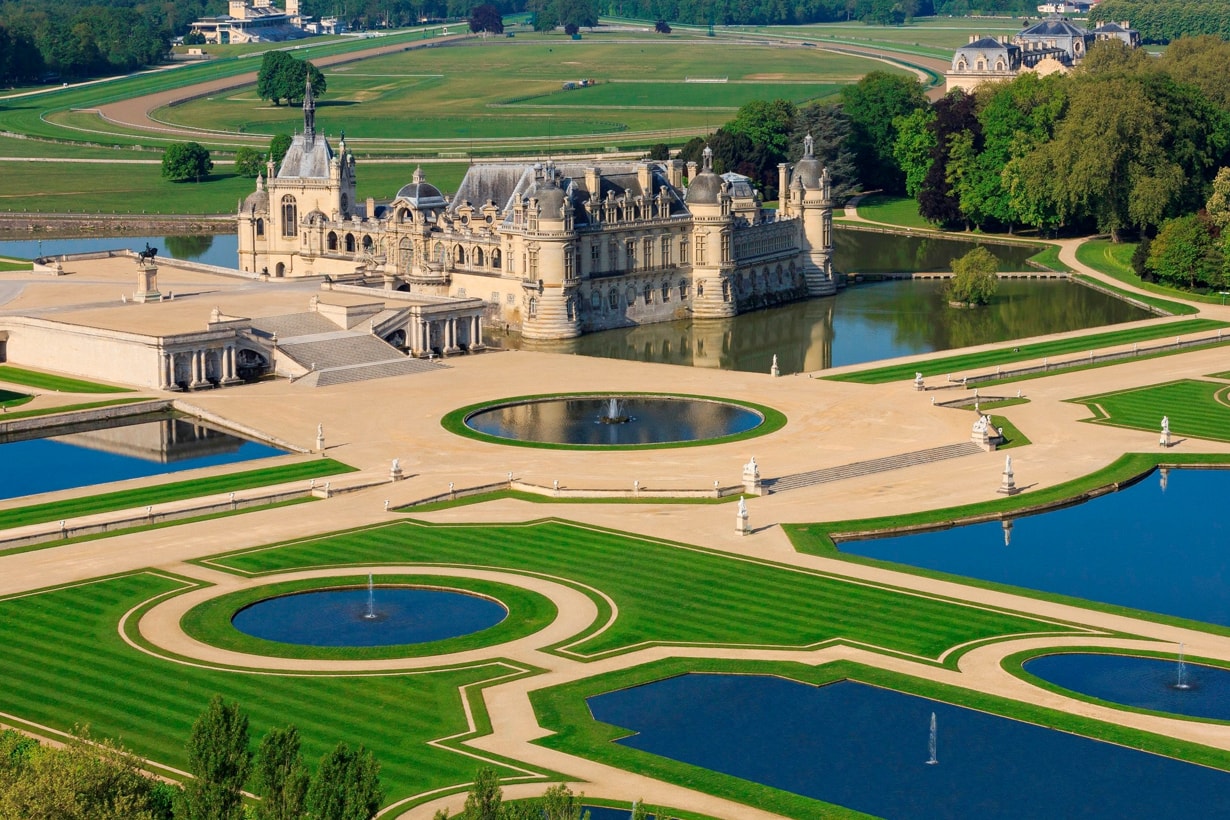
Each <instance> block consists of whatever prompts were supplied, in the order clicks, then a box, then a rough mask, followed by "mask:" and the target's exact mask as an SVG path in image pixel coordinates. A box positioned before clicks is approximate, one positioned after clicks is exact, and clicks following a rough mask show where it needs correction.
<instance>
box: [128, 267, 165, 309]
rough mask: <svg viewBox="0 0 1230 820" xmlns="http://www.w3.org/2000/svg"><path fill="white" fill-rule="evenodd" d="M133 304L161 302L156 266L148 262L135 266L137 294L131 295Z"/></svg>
mask: <svg viewBox="0 0 1230 820" xmlns="http://www.w3.org/2000/svg"><path fill="white" fill-rule="evenodd" d="M132 300H133V301H134V302H140V303H142V304H144V303H145V302H161V301H162V294H161V293H159V292H158V266H157V265H154V264H152V263H150V262H141V263H139V264H138V265H137V292H136V293H134V294H133V295H132Z"/></svg>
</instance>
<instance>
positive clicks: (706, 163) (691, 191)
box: [684, 145, 722, 205]
mask: <svg viewBox="0 0 1230 820" xmlns="http://www.w3.org/2000/svg"><path fill="white" fill-rule="evenodd" d="M701 156H702V157H703V165H702V168H701V172H700V173H699V174H697V175H696V179H693V180H692V181H690V182H689V183H688V190H687V192H686V193H685V195H684V201H685V202H687V203H688V204H689V205H716V204H717V203H718V198H719V197H720V196H721V194H722V178H721V177H720V176H718V175H717V174H715V173H713V149H712V148H710V147H709V146H707V145H706V146H705V150H704V153H703V154H702V155H701Z"/></svg>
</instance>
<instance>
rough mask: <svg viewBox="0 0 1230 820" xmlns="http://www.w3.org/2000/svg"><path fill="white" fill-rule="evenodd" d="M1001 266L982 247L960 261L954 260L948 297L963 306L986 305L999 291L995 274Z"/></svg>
mask: <svg viewBox="0 0 1230 820" xmlns="http://www.w3.org/2000/svg"><path fill="white" fill-rule="evenodd" d="M998 267H999V264H998V263H997V262H996V261H995V257H994V256H993V255H992V254H991V252H990V251H988V250H987V249H986V248H984V247H982V246H981V245H980V246H978V247H977V248H974V249H973V250H972V251H970V252H969V253H967V254H965V256H962V257H961V258H960V259H954V260H952V279H950V280H949V281H948V289H947V292H946V295H947V296H948V300H949V301H950V302H955V303H959V304H962V305H967V306H969V305H985V304H987V303H989V302H990V301H991V297H993V296H994V295H995V291H996V290H998V289H999V280H998V279H997V278H996V276H995V273H996V271H997V270H998Z"/></svg>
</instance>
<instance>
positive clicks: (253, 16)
mask: <svg viewBox="0 0 1230 820" xmlns="http://www.w3.org/2000/svg"><path fill="white" fill-rule="evenodd" d="M227 12H228V13H227V14H224V15H222V16H220V17H202V18H201V19H200V20H197V21H196V22H195V23H193V24H192V31H193V33H196V34H200V35H202V36H203V37H204V38H205V42H206V43H277V42H282V41H283V40H297V39H299V38H301V37H307V36H308V35H309V34H311V33H313V32H312V31H311V30H309V28H308V27H307V26H310V25H312V24H310V23H307V22H306V20H305V18H303V17H301V16H300V14H299V0H286V10H285V11H280V10H278V9H277V8H276V7H275V6H274V5H273V2H272V0H230V5H229V7H228V9H227Z"/></svg>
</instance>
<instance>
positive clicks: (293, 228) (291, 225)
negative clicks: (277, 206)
mask: <svg viewBox="0 0 1230 820" xmlns="http://www.w3.org/2000/svg"><path fill="white" fill-rule="evenodd" d="M298 233H299V206H297V205H296V204H295V198H294V197H293V196H291V195H290V194H287V195H286V196H284V197H282V236H295V235H296V234H298Z"/></svg>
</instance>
